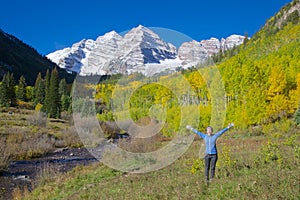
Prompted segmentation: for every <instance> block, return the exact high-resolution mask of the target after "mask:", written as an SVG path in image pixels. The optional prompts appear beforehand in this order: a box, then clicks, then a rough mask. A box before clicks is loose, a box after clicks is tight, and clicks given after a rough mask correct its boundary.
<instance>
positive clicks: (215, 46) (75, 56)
mask: <svg viewBox="0 0 300 200" xmlns="http://www.w3.org/2000/svg"><path fill="white" fill-rule="evenodd" d="M243 41H244V36H240V35H232V36H229V37H228V38H226V39H224V38H222V39H221V40H218V39H216V38H211V39H209V40H202V41H200V42H197V41H191V42H185V43H183V44H182V45H181V46H180V47H179V48H178V49H177V48H176V47H175V46H174V45H172V44H170V43H166V42H165V41H164V40H162V39H161V38H160V37H159V35H158V34H156V33H155V32H153V31H152V30H150V29H149V28H146V27H144V26H141V25H139V26H138V27H135V28H133V29H131V30H130V31H129V32H128V33H126V34H125V35H124V36H123V37H122V36H121V35H119V34H118V33H116V32H115V31H111V32H109V33H106V34H105V35H103V36H100V37H98V38H97V39H96V40H95V41H94V40H91V39H88V40H86V39H84V40H82V41H80V42H78V43H75V44H74V45H73V46H72V47H68V48H65V49H62V50H58V51H55V52H53V53H50V54H49V55H47V57H48V58H49V59H50V60H52V61H53V62H55V63H56V64H57V65H58V66H60V67H61V68H65V69H68V70H70V71H75V72H77V73H80V74H81V75H91V74H97V75H103V74H117V73H121V74H126V73H132V72H141V73H143V74H145V75H153V74H155V73H159V72H161V71H164V70H167V69H171V70H175V68H177V67H183V68H187V67H190V66H192V65H195V64H197V63H201V62H204V61H205V60H206V59H207V58H209V57H210V56H212V55H213V54H215V53H218V52H219V51H220V50H227V49H230V48H232V47H234V46H237V45H240V44H242V43H243Z"/></svg>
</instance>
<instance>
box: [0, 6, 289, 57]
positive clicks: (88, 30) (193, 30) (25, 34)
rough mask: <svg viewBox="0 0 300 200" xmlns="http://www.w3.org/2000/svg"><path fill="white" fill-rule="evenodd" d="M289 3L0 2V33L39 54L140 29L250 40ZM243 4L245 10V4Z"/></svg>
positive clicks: (191, 35) (197, 38) (194, 37)
mask: <svg viewBox="0 0 300 200" xmlns="http://www.w3.org/2000/svg"><path fill="white" fill-rule="evenodd" d="M291 1H292V0H252V1H241V0H227V1H225V0H207V1H201V0H198V1H197V0H184V1H174V0H173V1H170V0H148V1H118V0H111V1H109V0H106V1H101V0H81V1H79V0H73V1H71V0H47V1H45V0H44V1H43V0H27V1H23V0H19V1H17V0H10V1H8V0H5V1H4V0H0V5H1V12H0V28H1V29H2V30H3V31H5V32H7V33H9V34H12V35H14V36H16V37H18V38H19V39H21V40H22V41H23V42H25V43H27V44H29V45H30V46H32V47H33V48H35V49H36V50H37V51H38V52H39V53H41V54H42V55H47V54H48V53H50V52H53V51H55V50H58V49H61V48H63V47H67V46H71V45H72V44H73V43H75V42H78V41H80V40H81V39H84V38H86V39H96V38H97V37H98V36H100V35H103V34H104V33H106V32H108V31H111V30H115V31H117V32H123V31H126V30H129V29H131V28H133V27H136V26H137V25H139V24H141V25H143V26H147V27H162V28H168V29H172V30H175V31H178V32H181V33H183V34H186V35H187V36H189V37H191V38H193V39H195V40H198V41H200V40H202V39H208V38H210V37H217V38H219V39H220V38H222V37H228V36H229V35H231V34H241V35H244V34H245V32H248V34H249V36H252V35H253V34H254V33H255V32H256V31H258V30H259V29H260V27H262V26H263V25H264V23H265V22H266V20H267V19H269V18H270V17H271V16H273V15H274V14H275V13H276V12H277V11H279V10H280V8H281V7H282V6H284V5H285V4H286V3H289V2H291ZM245 4H246V5H245Z"/></svg>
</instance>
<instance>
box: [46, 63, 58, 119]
mask: <svg viewBox="0 0 300 200" xmlns="http://www.w3.org/2000/svg"><path fill="white" fill-rule="evenodd" d="M49 92H50V101H49V102H50V104H49V112H48V115H49V116H50V117H54V118H58V117H59V115H60V95H59V79H58V72H57V70H56V68H55V69H53V70H52V72H51V78H50V86H49Z"/></svg>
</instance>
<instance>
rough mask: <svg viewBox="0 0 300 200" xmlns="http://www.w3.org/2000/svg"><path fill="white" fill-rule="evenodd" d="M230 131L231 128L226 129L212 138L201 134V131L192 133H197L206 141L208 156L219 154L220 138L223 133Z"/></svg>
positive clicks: (194, 130)
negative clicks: (218, 143) (217, 145)
mask: <svg viewBox="0 0 300 200" xmlns="http://www.w3.org/2000/svg"><path fill="white" fill-rule="evenodd" d="M228 130H229V128H224V129H223V130H221V131H219V132H217V133H215V134H213V135H211V136H208V135H207V134H204V133H201V132H200V131H198V130H196V129H192V131H193V132H194V133H196V134H197V135H199V136H200V137H201V138H202V139H204V142H205V153H206V154H217V153H218V151H217V147H216V141H217V139H218V137H220V136H221V135H222V134H223V133H225V132H226V131H228Z"/></svg>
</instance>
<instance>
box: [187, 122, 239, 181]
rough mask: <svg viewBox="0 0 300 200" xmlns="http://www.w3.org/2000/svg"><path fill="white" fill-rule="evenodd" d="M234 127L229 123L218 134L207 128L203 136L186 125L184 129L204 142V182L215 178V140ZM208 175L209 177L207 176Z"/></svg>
mask: <svg viewBox="0 0 300 200" xmlns="http://www.w3.org/2000/svg"><path fill="white" fill-rule="evenodd" d="M233 126H234V123H230V124H229V125H228V126H227V127H226V128H224V129H222V130H220V131H219V132H217V133H215V134H213V128H212V127H211V126H208V127H207V128H206V133H207V134H204V133H202V132H200V131H198V130H196V129H194V128H192V127H191V126H190V125H187V126H186V128H187V129H188V130H191V131H193V132H194V133H196V134H197V135H199V136H200V137H201V138H202V139H203V140H204V142H205V157H204V160H205V180H206V181H211V180H212V179H213V178H214V176H215V170H216V163H217V160H218V151H217V146H216V141H217V139H218V138H219V137H220V136H221V135H222V134H223V133H225V132H226V131H228V130H229V129H230V128H231V127H233ZM209 175H210V176H209Z"/></svg>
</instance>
